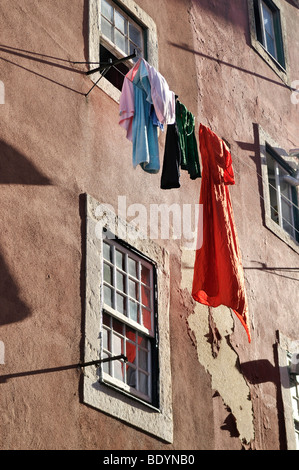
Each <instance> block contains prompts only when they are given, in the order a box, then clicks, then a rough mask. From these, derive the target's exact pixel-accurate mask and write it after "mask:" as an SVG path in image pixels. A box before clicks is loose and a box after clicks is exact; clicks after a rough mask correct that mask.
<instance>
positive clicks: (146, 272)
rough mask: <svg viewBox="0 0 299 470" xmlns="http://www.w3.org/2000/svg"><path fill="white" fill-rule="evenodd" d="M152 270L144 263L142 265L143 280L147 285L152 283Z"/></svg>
mask: <svg viewBox="0 0 299 470" xmlns="http://www.w3.org/2000/svg"><path fill="white" fill-rule="evenodd" d="M150 279H151V277H150V270H149V269H148V268H147V267H146V266H144V265H143V264H142V265H141V282H143V284H146V285H147V286H149V285H150Z"/></svg>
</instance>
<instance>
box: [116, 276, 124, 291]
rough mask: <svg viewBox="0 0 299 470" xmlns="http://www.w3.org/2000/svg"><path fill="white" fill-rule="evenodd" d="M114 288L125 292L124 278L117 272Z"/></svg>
mask: <svg viewBox="0 0 299 470" xmlns="http://www.w3.org/2000/svg"><path fill="white" fill-rule="evenodd" d="M116 287H117V289H119V290H121V291H122V292H125V276H124V274H122V273H120V272H119V271H116Z"/></svg>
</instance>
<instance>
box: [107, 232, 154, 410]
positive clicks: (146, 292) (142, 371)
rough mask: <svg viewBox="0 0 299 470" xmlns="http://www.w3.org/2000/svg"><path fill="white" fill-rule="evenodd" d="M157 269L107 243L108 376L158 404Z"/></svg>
mask: <svg viewBox="0 0 299 470" xmlns="http://www.w3.org/2000/svg"><path fill="white" fill-rule="evenodd" d="M155 290H156V286H155V273H154V266H153V264H151V263H150V262H149V261H148V260H146V259H145V258H143V257H142V256H140V254H137V253H136V252H135V251H132V250H130V249H129V248H128V247H125V246H123V245H122V244H121V243H119V242H118V241H116V240H110V239H104V241H103V311H102V357H103V359H105V358H112V357H114V356H119V355H124V356H126V358H127V363H124V362H123V361H121V360H120V361H111V362H109V361H108V362H105V363H103V366H102V376H101V378H102V380H103V381H104V382H106V383H110V384H112V385H115V386H116V387H119V388H120V390H123V391H125V392H127V393H130V394H132V395H133V396H135V397H138V398H140V399H142V400H145V401H146V402H149V403H152V404H153V405H156V406H157V405H158V397H157V387H156V384H157V371H158V364H157V357H158V355H157V344H158V342H157V339H156V328H155V321H156V319H155Z"/></svg>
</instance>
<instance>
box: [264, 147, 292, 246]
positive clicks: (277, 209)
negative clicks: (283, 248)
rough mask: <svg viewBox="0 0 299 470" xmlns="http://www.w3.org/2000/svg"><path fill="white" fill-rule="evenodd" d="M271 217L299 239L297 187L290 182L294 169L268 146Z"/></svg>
mask: <svg viewBox="0 0 299 470" xmlns="http://www.w3.org/2000/svg"><path fill="white" fill-rule="evenodd" d="M266 159H267V169H268V185H269V195H270V210H271V219H272V220H274V222H276V223H277V224H278V225H280V227H282V228H283V229H284V230H285V231H286V232H287V233H288V234H289V235H290V236H291V237H292V238H293V239H294V240H297V241H299V218H298V215H299V211H298V197H297V190H296V187H294V186H292V185H291V184H289V183H288V178H287V177H288V176H290V175H292V174H293V169H292V168H291V167H290V166H289V165H288V164H287V163H286V162H284V161H283V159H281V158H280V157H279V156H278V155H276V154H275V152H274V151H273V149H271V147H270V146H267V147H266Z"/></svg>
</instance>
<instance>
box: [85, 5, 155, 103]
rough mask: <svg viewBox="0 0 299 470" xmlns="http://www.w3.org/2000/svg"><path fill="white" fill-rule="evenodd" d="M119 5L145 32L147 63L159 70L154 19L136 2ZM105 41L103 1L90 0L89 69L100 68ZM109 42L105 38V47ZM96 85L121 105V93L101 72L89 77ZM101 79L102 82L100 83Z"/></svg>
mask: <svg viewBox="0 0 299 470" xmlns="http://www.w3.org/2000/svg"><path fill="white" fill-rule="evenodd" d="M117 4H118V5H119V8H120V9H122V10H123V11H124V12H125V13H126V14H127V15H128V16H130V18H132V20H133V21H135V22H136V23H137V24H139V25H140V26H141V27H142V28H143V30H144V39H145V45H144V47H145V51H146V60H147V62H148V63H149V64H150V65H152V66H153V67H155V68H156V69H157V70H158V36H157V27H156V24H155V22H154V21H153V20H152V18H151V17H150V16H149V15H148V14H147V13H146V12H145V11H144V10H143V9H142V8H141V7H140V6H139V5H138V4H137V3H136V2H135V1H134V0H118V2H117ZM102 40H103V37H102V32H101V0H89V58H88V61H89V62H90V64H89V69H90V70H91V69H95V68H97V67H98V64H99V60H100V44H101V41H102ZM105 44H106V46H107V41H105V38H104V44H103V45H104V47H105ZM89 77H90V78H91V80H92V81H93V82H94V83H97V86H98V87H99V88H100V89H101V90H103V91H104V92H105V93H106V94H107V95H109V96H110V97H111V98H112V99H113V100H114V101H115V102H116V103H119V100H120V96H121V91H120V90H118V89H117V88H116V87H115V86H114V85H113V84H112V83H110V82H109V81H108V80H107V79H106V78H105V77H102V78H101V74H100V72H96V73H93V74H91V75H89ZM99 79H100V81H99Z"/></svg>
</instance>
